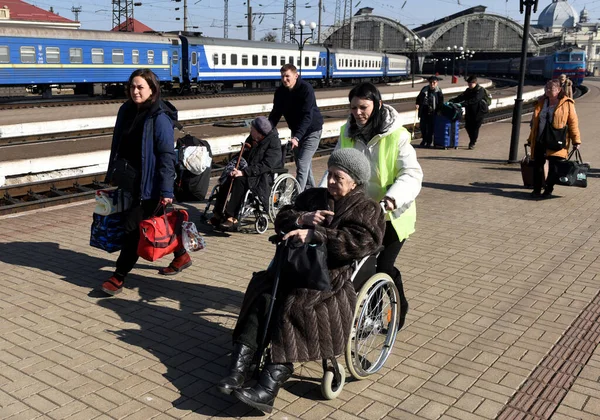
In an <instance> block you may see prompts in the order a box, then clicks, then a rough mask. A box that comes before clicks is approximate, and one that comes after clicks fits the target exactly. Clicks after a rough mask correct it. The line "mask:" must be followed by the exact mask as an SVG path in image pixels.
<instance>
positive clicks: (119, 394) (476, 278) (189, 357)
mask: <svg viewBox="0 0 600 420" xmlns="http://www.w3.org/2000/svg"><path fill="white" fill-rule="evenodd" d="M586 85H587V86H588V87H589V88H590V91H589V93H588V94H587V95H585V96H584V97H582V98H581V99H578V100H577V102H576V107H577V112H578V115H579V120H580V129H581V133H582V140H583V147H582V149H581V152H582V155H583V157H584V159H585V160H586V161H589V162H590V163H591V165H592V168H593V169H592V172H591V173H590V178H589V186H588V188H587V189H578V188H567V187H560V186H558V187H556V189H555V194H556V196H557V197H556V198H552V199H547V200H539V201H534V200H531V199H530V198H529V192H530V190H529V189H525V188H523V187H522V180H521V174H520V167H519V165H518V164H507V163H506V160H507V158H508V153H509V142H510V134H511V123H510V121H501V122H498V123H493V124H488V125H485V126H483V127H482V129H481V135H480V139H479V141H478V143H477V147H476V148H475V149H474V150H467V149H466V147H465V146H466V145H467V144H468V140H467V137H466V133H465V131H464V130H461V132H460V141H461V144H460V147H459V148H458V149H457V150H454V149H452V150H441V149H417V153H418V157H419V162H420V163H421V165H422V167H423V171H424V174H425V179H424V183H423V190H422V191H421V194H420V195H419V197H418V199H417V212H418V222H417V232H416V233H415V234H414V235H413V236H411V238H410V240H409V241H408V242H407V243H406V244H405V246H404V248H403V250H402V252H401V253H400V256H399V258H398V261H397V266H398V267H399V268H400V269H401V271H402V274H403V278H404V284H405V288H406V293H407V296H408V300H409V303H410V311H409V313H408V317H407V323H406V325H405V327H404V328H403V330H402V331H401V332H400V333H399V335H398V338H397V341H396V343H395V346H394V349H393V353H392V355H391V356H390V358H389V359H388V361H387V363H386V366H385V367H384V368H383V369H382V370H381V371H380V372H379V373H378V374H376V375H373V376H372V377H369V378H368V379H366V380H362V381H350V382H349V383H347V384H346V386H345V387H344V390H343V392H342V393H341V395H340V396H339V397H338V398H337V399H335V400H332V401H324V400H323V399H322V397H321V396H320V392H319V380H320V374H321V367H320V364H317V363H307V364H303V365H296V371H295V373H294V376H293V377H292V379H290V380H289V381H288V382H287V383H286V385H285V386H284V389H282V391H281V392H280V393H279V397H278V399H277V401H276V403H275V408H276V410H275V411H274V412H273V414H272V415H271V416H263V417H261V416H260V415H259V414H258V413H257V412H256V411H253V410H252V409H250V408H248V407H246V406H245V405H244V404H242V403H240V402H238V401H237V400H236V399H235V398H233V397H227V396H224V395H222V394H220V393H219V392H218V391H217V390H216V387H215V385H216V383H217V382H218V380H219V379H220V378H221V377H222V376H223V375H224V374H225V371H226V366H227V363H228V353H229V352H230V350H231V343H230V337H231V331H232V328H233V326H234V325H235V321H236V316H237V313H238V311H239V307H240V304H241V301H242V297H243V293H244V290H245V288H246V285H247V283H248V281H249V280H250V277H251V274H252V272H253V271H257V270H262V269H264V268H265V267H266V266H267V265H268V263H269V261H270V259H271V258H272V256H273V253H274V247H273V245H271V244H270V243H269V242H268V240H267V236H268V234H265V235H257V234H252V233H244V232H241V233H232V234H216V233H212V232H210V230H209V229H208V228H207V229H206V242H207V248H206V250H204V251H200V252H198V253H195V254H194V255H193V261H194V265H193V266H192V267H190V268H189V269H187V270H185V271H184V272H182V273H180V274H179V275H177V276H175V277H162V276H160V275H158V274H157V268H158V267H160V266H162V265H166V264H168V262H169V260H167V261H161V262H157V263H147V262H143V261H141V262H140V263H139V264H138V265H137V267H136V268H135V269H134V270H133V272H132V274H131V275H130V276H129V277H128V279H127V282H126V290H124V291H123V293H122V294H120V295H118V296H117V297H115V298H104V297H102V294H101V293H100V292H98V291H97V289H98V287H99V285H100V284H101V282H102V281H104V280H105V279H107V278H108V276H109V275H110V274H111V272H112V270H113V267H114V261H115V259H116V255H110V254H106V253H103V252H101V251H99V250H96V249H94V248H90V247H89V245H88V240H89V226H90V223H91V213H92V210H93V208H94V204H93V203H92V202H85V203H81V204H78V205H69V206H64V207H61V208H53V209H48V210H44V211H35V212H31V213H25V214H20V215H16V216H4V217H1V218H0V232H2V233H3V235H2V237H1V238H0V286H1V288H2V292H3V293H2V294H1V295H0V319H1V320H2V322H0V349H1V351H0V418H2V419H5V420H6V419H35V418H40V419H41V418H44V419H67V418H68V419H85V420H87V419H92V418H105V419H150V418H155V419H171V418H173V419H180V418H185V419H208V418H215V419H223V418H226V419H230V418H246V417H261V418H273V419H307V420H313V419H337V420H342V419H356V418H360V419H375V418H377V419H403V420H404V419H444V420H451V419H460V420H465V419H466V420H475V419H496V418H497V419H509V418H510V419H525V418H527V419H534V418H535V419H548V418H550V417H552V419H553V420H572V419H597V418H599V416H600V397H599V395H600V385H599V381H598V379H599V378H600V347H599V346H598V344H599V343H600V258H599V257H600V220H599V219H600V216H599V213H598V208H599V207H600V182H599V180H598V178H599V176H600V171H599V170H598V169H597V165H598V163H597V162H600V144H599V143H598V142H597V141H596V137H597V136H596V133H597V132H598V130H599V129H600V122H598V120H597V117H596V115H597V102H598V98H599V97H600V82H595V81H591V82H586ZM528 123H529V121H528V120H524V121H523V124H522V125H521V139H522V140H521V142H520V143H521V144H522V143H523V142H524V139H525V138H526V136H527V134H528V132H529V124H528ZM521 150H522V149H521ZM314 165H315V171H316V173H317V174H322V173H323V171H324V169H325V165H326V158H320V159H317V160H315V163H314ZM185 207H187V208H188V209H189V211H190V214H191V216H192V219H193V220H194V221H196V222H197V223H198V225H199V226H201V225H200V222H199V209H202V206H191V205H186V206H185Z"/></svg>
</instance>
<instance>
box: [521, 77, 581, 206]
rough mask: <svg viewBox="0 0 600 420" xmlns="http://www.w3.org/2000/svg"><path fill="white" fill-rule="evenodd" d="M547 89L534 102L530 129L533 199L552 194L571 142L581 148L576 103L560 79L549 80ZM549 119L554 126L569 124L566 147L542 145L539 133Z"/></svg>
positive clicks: (559, 126) (556, 127) (574, 147)
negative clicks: (559, 165)
mask: <svg viewBox="0 0 600 420" xmlns="http://www.w3.org/2000/svg"><path fill="white" fill-rule="evenodd" d="M545 91H546V93H545V94H544V95H543V96H542V97H540V99H539V100H538V102H537V104H536V105H535V109H534V111H533V118H532V120H531V132H530V133H529V138H528V139H527V143H529V145H530V146H531V155H532V156H533V160H534V170H533V192H532V193H531V196H532V197H533V198H546V197H550V196H551V195H552V191H553V190H554V183H555V179H556V176H555V174H556V162H558V161H559V160H562V159H566V158H567V156H568V152H569V147H570V146H571V145H572V147H573V149H578V148H579V146H580V145H581V135H580V134H579V121H578V119H577V113H576V112H575V102H574V101H573V99H571V98H568V97H567V96H565V94H564V92H563V91H562V89H561V85H560V81H558V80H557V79H553V80H550V81H548V83H546V86H545ZM548 121H550V122H551V124H552V127H554V128H555V129H561V128H564V127H565V125H566V126H567V139H566V140H567V141H566V144H565V148H563V149H560V150H550V149H547V148H546V147H545V145H543V144H540V142H539V140H540V136H541V135H542V133H543V132H544V128H545V126H546V124H547V122H548ZM546 160H548V179H547V180H546V188H545V189H544V193H543V194H542V184H543V181H544V164H545V163H546Z"/></svg>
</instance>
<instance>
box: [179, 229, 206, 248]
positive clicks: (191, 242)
mask: <svg viewBox="0 0 600 420" xmlns="http://www.w3.org/2000/svg"><path fill="white" fill-rule="evenodd" d="M181 238H182V239H183V246H184V248H185V249H186V251H188V252H194V251H200V250H201V249H204V248H205V247H206V244H205V243H204V238H203V237H202V236H201V235H200V234H199V233H198V230H197V229H196V225H195V224H194V222H183V223H182V225H181Z"/></svg>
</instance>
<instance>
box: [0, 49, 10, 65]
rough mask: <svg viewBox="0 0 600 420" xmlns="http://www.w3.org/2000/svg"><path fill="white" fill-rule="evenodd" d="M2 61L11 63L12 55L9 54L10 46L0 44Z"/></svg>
mask: <svg viewBox="0 0 600 420" xmlns="http://www.w3.org/2000/svg"><path fill="white" fill-rule="evenodd" d="M0 63H10V55H9V54H8V46H6V45H0Z"/></svg>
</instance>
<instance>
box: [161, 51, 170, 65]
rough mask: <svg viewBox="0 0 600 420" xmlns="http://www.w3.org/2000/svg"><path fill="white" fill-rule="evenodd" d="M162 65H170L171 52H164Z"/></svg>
mask: <svg viewBox="0 0 600 420" xmlns="http://www.w3.org/2000/svg"><path fill="white" fill-rule="evenodd" d="M162 63H163V64H169V51H166V50H163V51H162Z"/></svg>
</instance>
